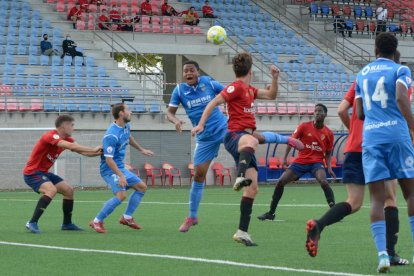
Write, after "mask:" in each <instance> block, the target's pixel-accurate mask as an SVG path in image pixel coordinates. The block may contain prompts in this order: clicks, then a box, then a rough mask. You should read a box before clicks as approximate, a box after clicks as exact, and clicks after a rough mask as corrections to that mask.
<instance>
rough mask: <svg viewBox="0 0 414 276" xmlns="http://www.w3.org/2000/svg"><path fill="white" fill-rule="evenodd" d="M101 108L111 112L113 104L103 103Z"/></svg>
mask: <svg viewBox="0 0 414 276" xmlns="http://www.w3.org/2000/svg"><path fill="white" fill-rule="evenodd" d="M101 108H102V112H104V113H109V112H111V105H110V104H109V103H105V104H102V106H101Z"/></svg>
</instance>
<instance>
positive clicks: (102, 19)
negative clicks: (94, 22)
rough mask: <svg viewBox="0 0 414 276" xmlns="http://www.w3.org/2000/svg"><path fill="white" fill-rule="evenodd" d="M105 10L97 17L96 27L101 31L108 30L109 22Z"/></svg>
mask: <svg viewBox="0 0 414 276" xmlns="http://www.w3.org/2000/svg"><path fill="white" fill-rule="evenodd" d="M106 12H107V11H106V9H102V10H101V15H100V16H99V17H98V22H99V24H98V26H99V28H100V29H101V30H109V26H110V24H108V23H109V22H110V20H109V17H108V16H107V13H106Z"/></svg>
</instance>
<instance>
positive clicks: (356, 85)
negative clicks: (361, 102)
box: [355, 75, 362, 99]
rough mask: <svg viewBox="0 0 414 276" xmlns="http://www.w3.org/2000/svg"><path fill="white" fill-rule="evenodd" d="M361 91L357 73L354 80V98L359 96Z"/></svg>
mask: <svg viewBox="0 0 414 276" xmlns="http://www.w3.org/2000/svg"><path fill="white" fill-rule="evenodd" d="M361 93H362V91H361V87H360V83H359V75H358V77H357V79H356V81H355V99H358V98H361V97H362V95H361Z"/></svg>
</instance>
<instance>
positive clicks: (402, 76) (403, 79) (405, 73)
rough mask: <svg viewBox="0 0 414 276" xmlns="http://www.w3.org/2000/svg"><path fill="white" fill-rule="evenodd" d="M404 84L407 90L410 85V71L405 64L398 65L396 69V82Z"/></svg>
mask: <svg viewBox="0 0 414 276" xmlns="http://www.w3.org/2000/svg"><path fill="white" fill-rule="evenodd" d="M398 82H399V83H402V84H404V86H405V87H407V90H408V89H409V88H410V87H411V71H410V69H409V68H408V67H407V66H400V68H398V70H397V83H398Z"/></svg>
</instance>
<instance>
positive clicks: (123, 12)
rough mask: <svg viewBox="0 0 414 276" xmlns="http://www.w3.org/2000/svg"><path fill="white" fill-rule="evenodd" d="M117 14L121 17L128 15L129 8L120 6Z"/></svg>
mask: <svg viewBox="0 0 414 276" xmlns="http://www.w3.org/2000/svg"><path fill="white" fill-rule="evenodd" d="M119 12H120V13H121V15H128V14H129V8H128V7H127V6H121V8H120V9H119Z"/></svg>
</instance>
